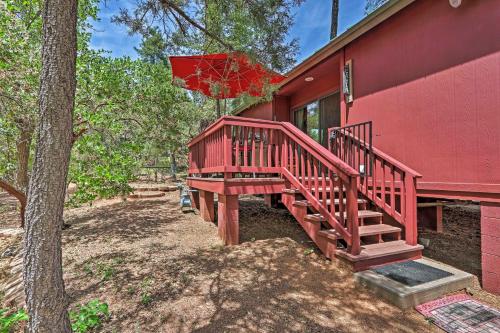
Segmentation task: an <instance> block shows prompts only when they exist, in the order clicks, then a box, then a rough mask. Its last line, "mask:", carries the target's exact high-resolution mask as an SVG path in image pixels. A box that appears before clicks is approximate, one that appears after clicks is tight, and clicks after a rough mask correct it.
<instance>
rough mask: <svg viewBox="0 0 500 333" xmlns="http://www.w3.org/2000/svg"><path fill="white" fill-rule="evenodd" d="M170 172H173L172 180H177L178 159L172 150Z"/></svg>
mask: <svg viewBox="0 0 500 333" xmlns="http://www.w3.org/2000/svg"><path fill="white" fill-rule="evenodd" d="M170 173H171V174H172V180H173V181H176V180H177V176H176V174H177V161H176V160H175V152H174V151H171V152H170Z"/></svg>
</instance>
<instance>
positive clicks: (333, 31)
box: [330, 0, 339, 39]
mask: <svg viewBox="0 0 500 333" xmlns="http://www.w3.org/2000/svg"><path fill="white" fill-rule="evenodd" d="M338 26H339V0H332V21H331V24H330V39H334V38H335V37H337V30H338Z"/></svg>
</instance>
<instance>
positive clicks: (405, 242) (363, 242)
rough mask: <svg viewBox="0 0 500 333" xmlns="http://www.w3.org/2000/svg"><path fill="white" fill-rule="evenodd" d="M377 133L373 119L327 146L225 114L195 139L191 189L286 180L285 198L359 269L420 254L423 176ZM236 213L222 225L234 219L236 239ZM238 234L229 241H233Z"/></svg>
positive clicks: (334, 252)
mask: <svg viewBox="0 0 500 333" xmlns="http://www.w3.org/2000/svg"><path fill="white" fill-rule="evenodd" d="M367 128H368V130H367ZM371 132H372V131H371V123H362V124H355V125H350V126H348V127H345V128H340V129H329V132H328V137H329V138H330V146H329V149H327V148H325V147H323V146H322V145H320V144H319V143H318V142H316V141H314V140H313V139H312V138H310V137H309V136H307V135H306V134H305V133H303V132H302V131H300V130H299V129H298V128H297V127H295V126H293V125H292V124H290V123H287V122H275V121H268V120H258V119H250V118H242V117H230V116H225V117H222V118H220V119H219V120H218V121H217V122H215V123H214V124H212V125H211V126H209V127H208V128H207V129H206V130H205V131H204V132H203V133H201V134H199V135H198V136H197V137H196V138H194V139H193V140H192V141H191V142H190V143H189V145H188V146H189V161H190V163H189V165H190V166H189V174H190V176H193V175H194V176H195V177H194V178H193V180H192V181H191V185H190V186H192V185H194V184H196V183H200V184H201V183H202V181H199V180H207V179H211V177H215V178H213V179H218V180H221V181H223V182H218V183H220V184H222V185H221V186H222V188H219V187H218V186H215V185H214V186H212V184H210V186H209V185H206V189H205V191H207V190H212V191H214V192H217V193H219V194H223V195H232V194H240V193H241V194H243V193H249V194H250V193H253V194H255V193H262V194H272V193H276V192H275V188H274V187H272V186H269V185H268V184H265V183H262V184H260V185H257V184H256V185H255V186H253V187H252V188H248V187H245V186H237V187H234V188H228V187H227V186H228V185H227V184H229V181H228V180H230V179H233V180H234V179H235V177H236V178H237V177H240V179H246V178H243V177H245V175H246V176H251V177H252V179H253V181H257V180H258V179H259V176H258V175H267V176H269V175H273V176H274V177H280V178H281V179H282V180H283V181H284V184H285V186H284V187H285V189H284V190H282V187H280V188H279V189H278V191H279V190H282V202H283V203H284V204H285V206H286V207H287V208H288V209H289V210H290V212H291V213H292V214H293V216H294V217H295V218H296V219H297V221H298V222H299V223H300V225H301V226H302V227H303V228H304V230H305V232H306V233H307V234H308V235H309V237H310V238H311V239H312V240H313V241H314V242H315V243H316V245H317V246H318V247H319V248H320V250H321V251H322V252H323V253H324V254H325V256H327V257H328V258H334V257H336V258H341V259H343V260H346V261H348V262H350V263H352V265H353V267H354V269H355V270H363V269H366V268H369V267H373V266H377V265H382V264H386V263H390V262H395V261H402V260H407V259H414V258H419V257H421V252H422V246H420V245H418V244H417V213H416V207H417V197H416V183H417V179H418V178H419V177H421V176H420V175H419V174H418V173H417V172H415V171H414V170H412V169H410V168H408V167H407V166H405V165H403V164H402V163H400V162H398V161H397V160H395V159H394V158H392V157H390V156H388V155H386V154H384V153H382V152H381V151H379V150H378V149H376V148H375V147H372V145H371V139H369V140H368V141H367V139H366V137H365V136H364V133H371ZM370 135H371V134H370ZM368 137H370V136H368ZM196 179H198V181H195V180H196ZM204 183H207V184H208V183H210V182H207V181H205V182H204ZM200 186H201V185H200ZM195 187H196V186H195ZM235 201H236V202H237V199H236V200H235ZM219 208H220V207H219ZM222 208H224V206H223V207H222ZM233 215H234V216H231V219H229V220H228V221H225V220H224V218H222V219H220V221H219V223H220V224H221V225H229V224H230V223H232V224H231V225H232V226H233V227H232V228H233V229H231V230H232V231H233V232H234V234H230V235H231V237H233V238H234V239H237V230H238V227H237V224H236V223H235V218H236V217H237V214H236V213H234V214H233ZM233 238H230V239H229V238H228V239H226V240H225V242H226V243H229V244H234V243H235V242H234V239H233Z"/></svg>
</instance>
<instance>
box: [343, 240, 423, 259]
mask: <svg viewBox="0 0 500 333" xmlns="http://www.w3.org/2000/svg"><path fill="white" fill-rule="evenodd" d="M423 248H424V247H423V246H422V245H408V244H406V242H405V241H404V240H397V241H391V242H384V243H377V244H368V245H362V246H361V252H360V254H358V255H352V254H350V253H347V252H346V251H345V250H337V255H338V256H341V257H344V258H347V259H348V260H349V261H361V260H368V259H374V258H381V257H385V256H394V255H398V254H403V253H408V252H413V251H419V250H422V249H423Z"/></svg>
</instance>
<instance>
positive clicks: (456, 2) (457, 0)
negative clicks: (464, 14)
mask: <svg viewBox="0 0 500 333" xmlns="http://www.w3.org/2000/svg"><path fill="white" fill-rule="evenodd" d="M449 1H450V6H452V7H453V8H458V7H460V5H461V4H462V0H449Z"/></svg>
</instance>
